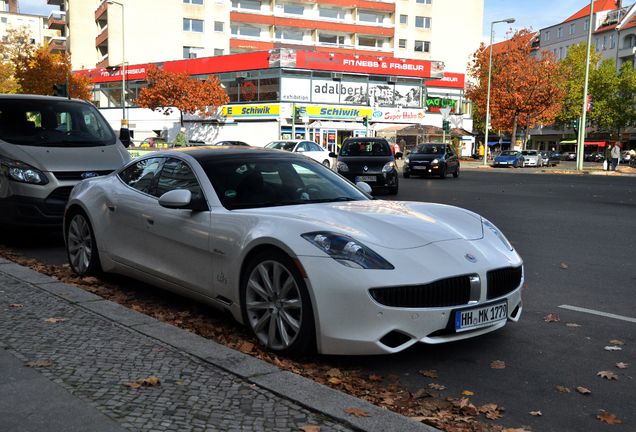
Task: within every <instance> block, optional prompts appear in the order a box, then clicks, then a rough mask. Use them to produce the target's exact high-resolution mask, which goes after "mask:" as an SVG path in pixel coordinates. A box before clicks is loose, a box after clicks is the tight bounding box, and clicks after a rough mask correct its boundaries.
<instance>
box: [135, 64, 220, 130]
mask: <svg viewBox="0 0 636 432" xmlns="http://www.w3.org/2000/svg"><path fill="white" fill-rule="evenodd" d="M147 81H148V87H146V88H144V89H142V90H141V91H140V92H139V97H138V98H137V105H138V106H140V107H142V108H150V109H152V110H155V111H159V112H162V113H163V114H165V115H168V114H170V113H171V112H172V110H173V109H174V108H176V109H178V110H179V111H180V112H181V122H182V123H183V114H184V113H188V114H197V113H198V114H200V115H203V116H212V115H214V114H216V109H217V108H218V107H219V106H221V105H225V104H227V103H228V102H229V98H228V96H227V93H226V92H225V90H224V89H223V87H222V86H221V82H220V81H219V79H218V78H217V77H215V76H210V77H209V78H208V79H207V80H205V81H202V80H199V79H196V78H192V77H190V76H189V74H188V73H187V72H170V71H164V70H162V69H159V68H158V67H156V66H150V67H149V68H148V72H147Z"/></svg>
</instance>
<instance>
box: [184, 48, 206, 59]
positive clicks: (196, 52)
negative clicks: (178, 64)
mask: <svg viewBox="0 0 636 432" xmlns="http://www.w3.org/2000/svg"><path fill="white" fill-rule="evenodd" d="M202 52H203V48H201V47H191V46H184V47H183V58H185V59H188V58H197V57H199V56H200V55H201V53H202Z"/></svg>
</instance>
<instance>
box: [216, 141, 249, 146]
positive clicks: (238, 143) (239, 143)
mask: <svg viewBox="0 0 636 432" xmlns="http://www.w3.org/2000/svg"><path fill="white" fill-rule="evenodd" d="M212 145H213V146H249V144H248V143H246V142H245V141H237V140H224V141H216V142H214V143H213V144H212Z"/></svg>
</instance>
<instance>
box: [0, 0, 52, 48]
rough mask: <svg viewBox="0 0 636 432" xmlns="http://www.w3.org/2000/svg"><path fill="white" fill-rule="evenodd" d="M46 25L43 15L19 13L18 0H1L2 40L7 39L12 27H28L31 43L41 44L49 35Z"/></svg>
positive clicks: (0, 34) (0, 23) (0, 36)
mask: <svg viewBox="0 0 636 432" xmlns="http://www.w3.org/2000/svg"><path fill="white" fill-rule="evenodd" d="M46 27H47V26H45V20H44V18H43V17H41V16H38V15H26V14H21V13H19V11H18V4H17V0H0V40H2V41H4V40H6V37H7V31H8V30H9V29H11V28H14V29H17V28H26V29H27V30H28V32H29V33H30V35H31V43H33V44H34V45H41V44H43V43H44V41H45V39H46V36H47V35H49V30H48V29H47V28H46Z"/></svg>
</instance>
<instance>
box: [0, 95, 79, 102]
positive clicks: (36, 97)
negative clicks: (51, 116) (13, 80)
mask: <svg viewBox="0 0 636 432" xmlns="http://www.w3.org/2000/svg"><path fill="white" fill-rule="evenodd" d="M3 99H13V100H16V99H17V100H42V101H58V102H59V101H72V102H81V103H88V102H87V101H85V100H82V99H69V98H65V97H59V96H44V95H31V94H0V100H3Z"/></svg>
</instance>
